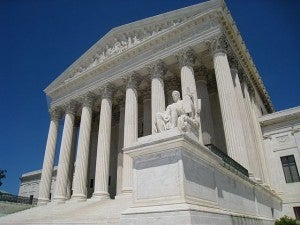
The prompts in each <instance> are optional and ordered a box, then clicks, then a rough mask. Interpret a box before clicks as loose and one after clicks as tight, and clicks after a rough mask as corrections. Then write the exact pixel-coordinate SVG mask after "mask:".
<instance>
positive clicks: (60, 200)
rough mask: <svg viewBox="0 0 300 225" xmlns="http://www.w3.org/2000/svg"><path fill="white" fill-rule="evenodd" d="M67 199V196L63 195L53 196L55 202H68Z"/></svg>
mask: <svg viewBox="0 0 300 225" xmlns="http://www.w3.org/2000/svg"><path fill="white" fill-rule="evenodd" d="M66 200H67V198H66V197H63V196H56V197H54V198H53V201H52V202H53V203H55V204H63V203H66Z"/></svg>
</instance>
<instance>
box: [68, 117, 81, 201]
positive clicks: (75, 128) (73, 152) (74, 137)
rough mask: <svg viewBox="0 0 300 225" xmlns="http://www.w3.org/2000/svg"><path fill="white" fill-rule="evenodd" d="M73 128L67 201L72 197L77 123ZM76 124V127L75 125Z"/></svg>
mask: <svg viewBox="0 0 300 225" xmlns="http://www.w3.org/2000/svg"><path fill="white" fill-rule="evenodd" d="M74 123H75V124H74V128H73V137H72V148H71V156H70V167H69V176H68V183H67V199H70V198H71V195H72V190H73V189H72V186H73V181H74V170H75V153H76V144H77V134H78V131H79V122H78V121H76V118H75V122H74ZM76 123H78V126H77V125H76Z"/></svg>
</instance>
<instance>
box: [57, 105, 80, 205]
mask: <svg viewBox="0 0 300 225" xmlns="http://www.w3.org/2000/svg"><path fill="white" fill-rule="evenodd" d="M74 114H75V104H74V103H70V105H69V106H68V107H67V110H66V116H65V124H64V129H63V134H62V140H61V147H60V153H59V160H58V169H57V176H56V189H55V195H54V197H53V200H54V201H55V202H65V200H66V197H67V182H68V175H69V168H70V165H69V163H70V154H71V147H72V137H73V127H74V117H75V116H74Z"/></svg>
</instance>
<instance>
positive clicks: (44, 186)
mask: <svg viewBox="0 0 300 225" xmlns="http://www.w3.org/2000/svg"><path fill="white" fill-rule="evenodd" d="M50 117H51V121H50V126H49V132H48V138H47V144H46V150H45V156H44V162H43V169H42V175H41V181H40V186H39V197H38V205H43V204H47V203H48V202H49V195H50V189H51V180H52V172H53V166H54V156H55V149H56V141H57V133H58V127H59V121H60V118H61V110H60V109H52V110H50Z"/></svg>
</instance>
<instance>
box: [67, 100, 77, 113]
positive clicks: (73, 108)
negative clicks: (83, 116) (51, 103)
mask: <svg viewBox="0 0 300 225" xmlns="http://www.w3.org/2000/svg"><path fill="white" fill-rule="evenodd" d="M64 108H65V111H66V114H73V115H75V114H76V113H77V111H78V109H79V103H78V102H77V101H75V100H71V101H69V102H68V103H66V104H65V106H64Z"/></svg>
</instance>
